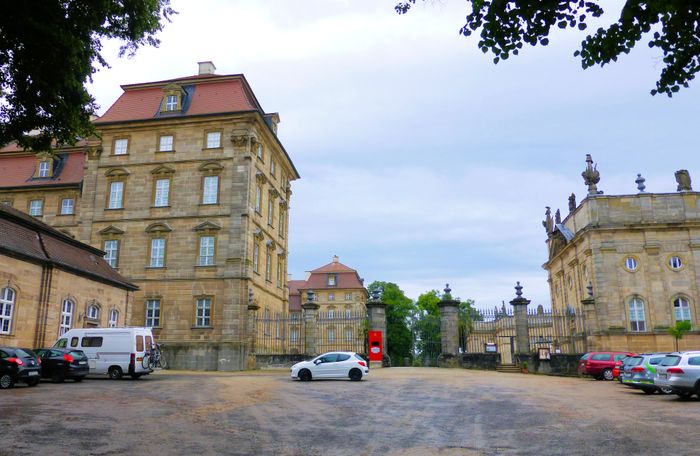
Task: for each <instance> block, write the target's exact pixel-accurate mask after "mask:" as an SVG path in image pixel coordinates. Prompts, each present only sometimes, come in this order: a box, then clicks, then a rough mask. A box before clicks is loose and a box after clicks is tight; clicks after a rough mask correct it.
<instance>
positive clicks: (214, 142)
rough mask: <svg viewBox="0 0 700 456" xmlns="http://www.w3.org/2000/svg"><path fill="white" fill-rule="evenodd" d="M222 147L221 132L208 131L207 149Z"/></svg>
mask: <svg viewBox="0 0 700 456" xmlns="http://www.w3.org/2000/svg"><path fill="white" fill-rule="evenodd" d="M218 147H221V132H220V131H210V132H209V133H207V149H216V148H218Z"/></svg>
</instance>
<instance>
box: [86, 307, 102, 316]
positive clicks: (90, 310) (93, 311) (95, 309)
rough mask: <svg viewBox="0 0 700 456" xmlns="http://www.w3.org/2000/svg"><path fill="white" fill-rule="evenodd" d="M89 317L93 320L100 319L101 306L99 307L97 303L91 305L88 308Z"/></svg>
mask: <svg viewBox="0 0 700 456" xmlns="http://www.w3.org/2000/svg"><path fill="white" fill-rule="evenodd" d="M86 316H87V318H89V319H91V320H99V319H100V308H99V307H97V306H96V305H90V306H88V308H87V314H86Z"/></svg>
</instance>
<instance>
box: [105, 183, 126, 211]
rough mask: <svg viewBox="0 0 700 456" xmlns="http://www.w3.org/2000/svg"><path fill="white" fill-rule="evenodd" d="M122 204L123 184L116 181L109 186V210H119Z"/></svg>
mask: <svg viewBox="0 0 700 456" xmlns="http://www.w3.org/2000/svg"><path fill="white" fill-rule="evenodd" d="M123 203H124V182H121V181H117V182H112V183H111V184H109V203H108V204H107V207H108V208H109V209H121V208H122V207H124V206H123Z"/></svg>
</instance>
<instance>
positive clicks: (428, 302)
mask: <svg viewBox="0 0 700 456" xmlns="http://www.w3.org/2000/svg"><path fill="white" fill-rule="evenodd" d="M441 299H442V298H441V297H440V292H439V291H437V290H430V291H426V292H425V293H423V294H421V295H420V296H418V300H417V301H416V307H417V308H418V310H420V311H422V312H425V313H426V314H427V315H432V316H436V317H439V316H440V308H439V307H438V303H439V302H440V301H441Z"/></svg>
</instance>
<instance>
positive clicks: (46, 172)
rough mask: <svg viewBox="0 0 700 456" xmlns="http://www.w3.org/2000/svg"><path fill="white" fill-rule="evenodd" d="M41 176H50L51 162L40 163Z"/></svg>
mask: <svg viewBox="0 0 700 456" xmlns="http://www.w3.org/2000/svg"><path fill="white" fill-rule="evenodd" d="M39 177H49V162H47V161H43V162H41V163H39Z"/></svg>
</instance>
